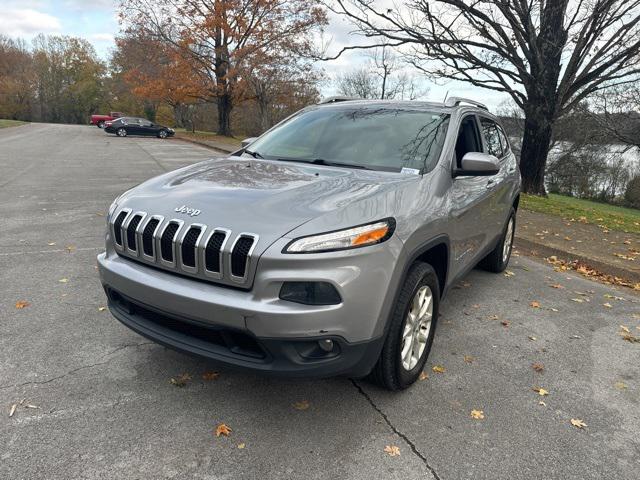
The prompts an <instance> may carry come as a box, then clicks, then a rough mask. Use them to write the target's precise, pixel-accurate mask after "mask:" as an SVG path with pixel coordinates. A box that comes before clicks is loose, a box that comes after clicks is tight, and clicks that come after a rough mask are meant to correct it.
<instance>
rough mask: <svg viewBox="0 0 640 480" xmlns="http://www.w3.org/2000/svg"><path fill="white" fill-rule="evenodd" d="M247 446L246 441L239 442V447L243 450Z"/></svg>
mask: <svg viewBox="0 0 640 480" xmlns="http://www.w3.org/2000/svg"><path fill="white" fill-rule="evenodd" d="M245 446H246V445H245V444H244V443H239V444H238V448H239V449H240V450H242V449H243V448H244V447H245Z"/></svg>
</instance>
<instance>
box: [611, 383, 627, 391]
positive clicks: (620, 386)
mask: <svg viewBox="0 0 640 480" xmlns="http://www.w3.org/2000/svg"><path fill="white" fill-rule="evenodd" d="M613 386H614V387H616V388H617V389H618V390H624V389H625V388H628V387H627V384H626V383H624V382H616V383H614V384H613Z"/></svg>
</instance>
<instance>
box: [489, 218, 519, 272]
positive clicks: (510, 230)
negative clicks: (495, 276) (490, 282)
mask: <svg viewBox="0 0 640 480" xmlns="http://www.w3.org/2000/svg"><path fill="white" fill-rule="evenodd" d="M515 231H516V211H515V210H514V209H513V208H512V209H511V212H510V214H509V220H508V221H507V225H506V226H505V227H504V231H503V233H502V237H501V238H500V241H499V242H498V244H497V245H496V248H494V249H493V251H492V252H491V253H490V254H489V255H487V256H486V257H485V259H484V260H483V261H482V266H483V267H485V268H486V269H487V270H489V271H490V272H495V273H500V272H503V271H504V270H505V269H506V268H507V265H509V259H510V258H511V251H512V250H513V237H514V235H515Z"/></svg>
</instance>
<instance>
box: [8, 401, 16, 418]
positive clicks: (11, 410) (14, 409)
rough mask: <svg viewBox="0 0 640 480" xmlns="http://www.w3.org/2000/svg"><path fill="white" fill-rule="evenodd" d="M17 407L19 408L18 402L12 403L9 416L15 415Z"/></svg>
mask: <svg viewBox="0 0 640 480" xmlns="http://www.w3.org/2000/svg"><path fill="white" fill-rule="evenodd" d="M16 408H18V404H17V403H14V404H13V405H11V408H10V409H9V418H11V417H13V414H14V413H16Z"/></svg>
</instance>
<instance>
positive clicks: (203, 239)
mask: <svg viewBox="0 0 640 480" xmlns="http://www.w3.org/2000/svg"><path fill="white" fill-rule="evenodd" d="M109 227H110V230H111V234H112V238H113V242H114V246H115V250H116V251H117V252H118V254H119V255H121V256H124V257H129V258H132V259H134V260H138V261H142V262H143V263H148V264H153V265H155V266H157V267H160V268H163V269H166V270H171V271H174V272H175V273H179V274H182V275H187V276H196V277H200V278H203V279H207V280H212V281H219V282H222V283H229V284H236V285H238V286H243V285H247V284H249V283H250V280H249V277H250V275H249V274H250V272H251V266H252V254H253V250H254V249H255V247H256V244H257V243H258V235H256V234H253V233H247V232H241V233H238V234H234V233H233V232H231V230H228V229H226V228H220V227H215V228H210V227H208V226H207V225H203V224H200V223H192V224H188V223H185V222H184V221H183V220H180V219H175V218H166V219H165V218H164V217H162V216H160V215H149V214H147V213H146V212H138V211H132V210H131V209H123V210H121V211H119V212H117V213H116V214H114V215H112V217H111V220H110V225H109Z"/></svg>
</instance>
